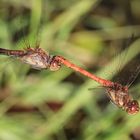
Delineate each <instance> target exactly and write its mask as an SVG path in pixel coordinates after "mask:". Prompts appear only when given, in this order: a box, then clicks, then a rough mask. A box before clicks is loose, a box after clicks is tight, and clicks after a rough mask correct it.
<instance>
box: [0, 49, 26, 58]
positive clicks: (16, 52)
mask: <svg viewBox="0 0 140 140" xmlns="http://www.w3.org/2000/svg"><path fill="white" fill-rule="evenodd" d="M0 54H3V55H8V56H22V55H25V51H22V50H7V49H3V48H0Z"/></svg>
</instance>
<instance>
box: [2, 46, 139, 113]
mask: <svg viewBox="0 0 140 140" xmlns="http://www.w3.org/2000/svg"><path fill="white" fill-rule="evenodd" d="M0 54H3V55H7V56H12V57H15V58H17V59H19V60H20V61H22V62H23V63H26V64H29V65H31V66H32V67H33V68H35V69H40V70H41V69H50V70H51V71H57V70H59V69H60V67H61V65H65V66H67V67H69V68H71V69H73V70H75V71H77V72H79V73H81V74H83V75H85V76H86V77H89V78H91V79H92V80H94V81H96V82H98V83H99V84H101V85H102V86H103V87H105V88H106V91H107V94H108V95H109V97H110V99H111V101H112V102H113V103H114V104H115V105H117V106H118V107H120V108H122V109H123V110H125V111H126V112H127V113H128V114H136V113H137V112H139V109H140V108H139V104H138V102H137V101H136V100H134V99H133V98H132V97H131V96H130V95H129V93H128V91H129V90H128V86H123V85H121V84H119V83H117V82H112V81H109V80H105V79H102V78H100V77H97V76H96V75H94V74H91V73H90V72H88V71H86V70H84V69H82V68H80V67H78V66H77V65H75V64H73V63H71V62H70V61H69V60H67V59H65V58H64V57H62V56H51V55H49V54H48V53H47V52H46V51H45V50H43V49H42V48H40V47H39V46H37V47H36V48H31V47H28V48H26V49H25V50H8V49H3V48H0Z"/></svg>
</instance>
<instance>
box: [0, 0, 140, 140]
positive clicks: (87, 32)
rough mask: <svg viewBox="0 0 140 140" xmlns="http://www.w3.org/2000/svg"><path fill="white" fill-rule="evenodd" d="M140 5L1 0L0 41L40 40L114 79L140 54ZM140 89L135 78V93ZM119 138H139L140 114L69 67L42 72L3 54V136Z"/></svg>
mask: <svg viewBox="0 0 140 140" xmlns="http://www.w3.org/2000/svg"><path fill="white" fill-rule="evenodd" d="M139 7H140V1H139V0H123V1H122V0H118V1H116V0H108V1H106V0H59V1H58V0H36V1H35V0H24V1H23V0H0V47H1V48H10V49H24V48H26V47H27V45H29V44H30V45H31V46H32V47H35V46H36V44H38V43H39V44H40V47H42V48H44V49H45V50H46V51H48V52H49V53H50V54H52V55H57V54H58V55H62V56H64V57H66V58H67V59H69V60H70V61H72V62H73V63H75V64H77V65H79V66H81V67H83V68H85V69H87V70H88V71H90V72H92V73H95V74H97V75H99V76H101V77H102V78H106V79H112V78H113V77H114V76H115V75H117V74H118V73H119V70H120V69H121V68H123V67H125V66H126V64H127V63H128V64H129V65H130V64H131V63H129V62H131V60H132V59H133V58H135V56H136V55H137V54H139V52H140V39H139V35H140V26H139V24H140V8H139ZM132 35H133V36H134V37H135V39H134V40H133V42H132V41H129V40H132V39H130V38H132ZM130 42H131V43H130ZM124 46H126V47H130V49H128V50H124V49H123V47H124ZM120 52H122V53H120ZM118 54H120V55H118ZM138 60H139V58H137V62H139V61H138ZM136 65H138V63H137V64H136ZM136 65H132V66H128V68H127V70H130V69H131V68H133V67H134V68H133V69H136V68H135V67H136ZM131 73H132V72H131ZM131 73H130V72H129V73H127V72H126V71H125V72H124V73H122V75H125V79H127V78H129V77H130V76H129V75H130V74H131ZM128 74H129V75H128ZM116 77H117V76H116ZM114 79H115V78H114ZM116 79H117V78H116ZM89 88H93V90H88V89H89ZM139 89H140V85H139V78H138V77H137V79H136V81H135V82H134V83H133V86H132V91H135V92H134V94H133V97H134V98H137V99H139V97H140V92H139ZM121 139H124V140H139V139H140V114H139V113H138V114H137V115H128V114H127V113H126V112H124V111H122V110H121V109H119V108H118V107H116V106H115V105H113V104H111V103H110V101H109V99H108V97H107V96H106V95H105V90H104V89H102V88H101V87H100V86H99V85H98V84H97V83H95V82H94V81H92V80H90V79H88V78H86V77H84V76H82V75H80V74H78V73H75V72H73V71H72V70H70V69H69V68H66V67H62V68H61V69H60V70H59V71H57V72H50V71H49V70H43V71H38V70H33V69H32V68H30V67H29V66H28V65H25V64H22V63H20V62H18V61H16V60H15V59H11V58H9V59H8V58H7V57H6V56H0V140H121Z"/></svg>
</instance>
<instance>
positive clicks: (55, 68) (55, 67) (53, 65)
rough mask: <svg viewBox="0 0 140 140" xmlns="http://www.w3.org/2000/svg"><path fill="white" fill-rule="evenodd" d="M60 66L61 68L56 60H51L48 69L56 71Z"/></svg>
mask: <svg viewBox="0 0 140 140" xmlns="http://www.w3.org/2000/svg"><path fill="white" fill-rule="evenodd" d="M60 68H61V64H60V63H59V62H57V61H54V62H52V63H51V65H50V70H51V71H57V70H59V69H60Z"/></svg>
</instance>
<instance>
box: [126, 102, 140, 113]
mask: <svg viewBox="0 0 140 140" xmlns="http://www.w3.org/2000/svg"><path fill="white" fill-rule="evenodd" d="M139 109H140V108H139V104H138V102H137V101H136V100H132V101H129V102H128V104H127V109H126V111H127V113H128V114H136V113H138V112H139Z"/></svg>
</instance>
